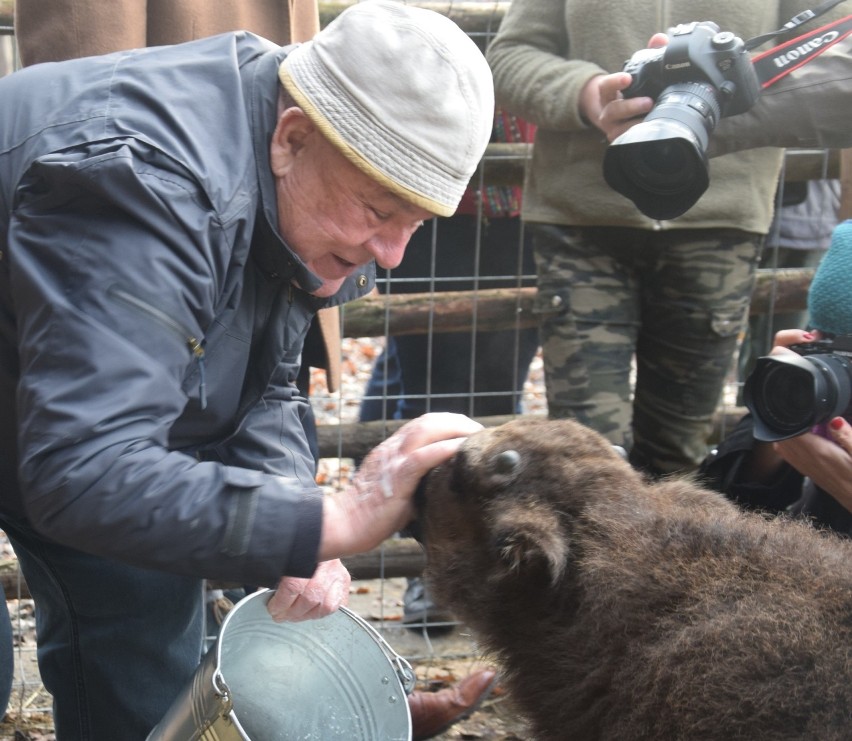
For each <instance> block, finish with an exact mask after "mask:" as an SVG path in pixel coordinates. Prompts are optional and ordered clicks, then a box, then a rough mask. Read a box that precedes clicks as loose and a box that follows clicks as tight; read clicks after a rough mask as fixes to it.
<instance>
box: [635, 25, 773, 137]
mask: <svg viewBox="0 0 852 741" xmlns="http://www.w3.org/2000/svg"><path fill="white" fill-rule="evenodd" d="M623 71H624V72H629V73H630V75H631V76H632V77H633V81H632V82H631V83H630V85H629V86H628V87H627V88H626V89H625V90H623V91H622V94H623V95H624V97H625V98H636V97H639V96H648V97H649V98H653V99H654V100H657V99H658V98H659V97H660V95H661V94H662V93H663V91H664V90H665V89H666V88H667V87H669V86H670V85H675V84H678V83H704V84H705V85H708V86H709V87H710V88H711V90H712V91H713V95H714V97H715V98H716V101H717V103H718V108H719V111H720V113H719V115H720V116H721V117H724V116H733V115H736V114H738V113H745V112H746V111H747V110H749V109H750V108H751V107H752V106H753V105H754V104H755V102H756V101H757V99H758V97H759V96H760V83H759V81H758V79H757V74H756V73H755V71H754V68H753V67H752V64H751V58H750V56H749V54H748V52H747V51H746V48H745V43H744V42H743V40H742V39H741V38H739V37H738V36H735V35H734V34H733V33H731V32H730V31H721V30H720V29H719V26H718V25H717V24H716V23H713V22H712V21H693V22H692V23H685V24H681V25H679V26H677V27H676V28H674V29H673V30H672V31H671V32H670V33H669V43H668V45H667V46H664V47H662V48H660V49H641V50H639V51H637V52H636V53H635V54H634V55H633V56H632V57H631V58H630V59H628V60H627V62H626V63H625V65H624V70H623ZM715 123H716V122H714V126H715Z"/></svg>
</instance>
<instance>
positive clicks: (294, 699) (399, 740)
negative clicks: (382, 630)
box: [148, 590, 415, 741]
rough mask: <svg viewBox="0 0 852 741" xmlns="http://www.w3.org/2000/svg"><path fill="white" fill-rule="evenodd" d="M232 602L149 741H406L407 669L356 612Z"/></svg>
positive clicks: (410, 684)
mask: <svg viewBox="0 0 852 741" xmlns="http://www.w3.org/2000/svg"><path fill="white" fill-rule="evenodd" d="M272 594H273V592H271V591H269V590H265V591H261V592H255V593H254V594H251V595H249V596H248V597H246V598H245V599H243V600H241V601H240V602H238V603H237V604H236V605H235V606H234V607H233V609H232V610H231V611H230V612H229V613H228V615H227V616H226V618H225V620H224V622H223V623H222V627H221V630H220V632H219V637H218V638H217V640H216V643H215V644H214V645H213V647H212V648H211V649H210V651H208V653H207V655H206V656H205V657H204V660H203V661H202V662H201V665H200V666H199V667H198V670H197V671H196V672H195V674H194V676H193V678H192V681H191V682H190V683H189V685H188V686H187V687H186V688H185V689H184V691H183V693H181V695H180V696H179V697H178V698H177V700H175V702H174V703H173V704H172V707H171V708H170V709H169V711H168V713H166V715H165V717H164V718H163V720H162V721H160V723H159V724H157V727H156V728H154V730H153V731H151V733H150V735H149V736H148V741H196V740H203V741H232V740H233V741H278V740H279V739H281V740H283V739H287V741H295V740H296V739H298V740H299V741H334V740H335V739H340V740H341V741H343V740H344V739H345V740H346V741H409V740H410V739H411V716H410V714H409V711H408V701H407V697H406V695H407V694H408V693H409V692H411V690H412V689H413V688H414V681H415V677H414V672H413V671H412V670H411V666H410V665H409V664H408V662H407V661H406V660H405V659H403V658H402V657H401V656H399V655H398V654H397V653H395V652H394V651H393V650H392V649H391V648H390V647H389V646H388V644H387V643H386V642H385V640H384V639H383V638H382V637H381V636H380V635H379V634H378V633H377V632H376V631H375V630H374V629H373V628H372V627H371V626H370V625H369V624H368V623H367V622H365V621H364V620H362V619H361V618H360V617H359V616H357V615H356V614H355V613H353V612H351V611H350V610H347V609H346V608H344V607H341V608H340V610H338V611H337V612H335V613H333V614H332V615H329V616H328V617H324V618H320V619H319V620H306V621H303V622H299V623H287V622H284V623H276V622H275V621H274V620H273V619H272V617H271V616H270V615H269V612H268V611H267V609H266V603H267V602H268V601H269V598H270V597H271V596H272Z"/></svg>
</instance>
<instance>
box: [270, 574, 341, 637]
mask: <svg viewBox="0 0 852 741" xmlns="http://www.w3.org/2000/svg"><path fill="white" fill-rule="evenodd" d="M351 583H352V577H351V576H350V575H349V572H348V571H347V570H346V567H345V566H344V565H343V564H342V563H341V562H340V561H339V560H336V559H335V560H333V561H321V562H320V563H319V565H318V566H317V569H316V571H315V572H314V575H313V576H312V577H311V578H310V579H300V578H297V577H293V576H285V577H283V578H282V579H281V580H280V581H279V582H278V587H277V589H276V590H275V594H273V595H272V597H271V598H270V600H269V603H268V604H267V606H266V607H267V609H268V610H269V614H270V615H272V618H273V619H274V620H276V621H278V622H282V621H284V620H289V621H291V622H298V621H300V620H313V619H315V618H321V617H325V616H326V615H330V614H331V613H332V612H335V611H336V610H337V608H338V607H340V606H341V605H346V604H348V603H349V586H350V585H351Z"/></svg>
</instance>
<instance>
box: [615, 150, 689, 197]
mask: <svg viewBox="0 0 852 741" xmlns="http://www.w3.org/2000/svg"><path fill="white" fill-rule="evenodd" d="M692 151H693V150H692V148H691V145H690V144H689V143H688V142H687V141H685V140H683V139H663V140H660V141H649V142H647V143H646V144H644V145H643V146H641V147H635V148H632V149H630V150H629V151H627V152H625V157H626V160H627V161H626V162H625V166H626V167H627V168H629V169H630V171H631V172H632V178H633V180H634V182H635V183H637V184H641V185H642V186H643V187H644V188H645V189H646V190H647V191H648V192H650V193H655V194H657V195H669V194H672V193H677V192H678V191H679V190H680V189H681V188H683V187H685V186H687V185H689V182H690V181H691V179H692V173H691V172H690V158H691V157H692V156H693V154H692Z"/></svg>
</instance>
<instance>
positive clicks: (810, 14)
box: [745, 0, 845, 51]
mask: <svg viewBox="0 0 852 741" xmlns="http://www.w3.org/2000/svg"><path fill="white" fill-rule="evenodd" d="M842 2H845V0H825V2H824V3H822V4H821V5H817V6H816V8H814V9H813V10H803V11H802V12H801V13H799V14H798V15H796V16H793V17H792V18H791V19H790V20H789V21H787V22H786V23H785V24H784V26H783V27H782V28H779V29H778V30H777V31H770V32H769V33H763V34H761V35H760V36H755V37H754V38H753V39H749V40H748V41H746V42H745V48H746V51H751V50H752V49H756V48H757V47H758V46H760V45H761V44H765V43H766V42H767V41H771V40H772V39H774V38H775V37H776V36H780V35H781V34H782V33H787V32H788V31H792V30H793V29H794V28H798V27H799V26H803V25H804V24H805V23H808V22H809V21H812V20H813V19H814V18H818V17H819V16H821V15H822V14H823V13H827V12H828V11H829V10H831V9H832V8H833V7H835V6H836V5H840V3H842Z"/></svg>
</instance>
